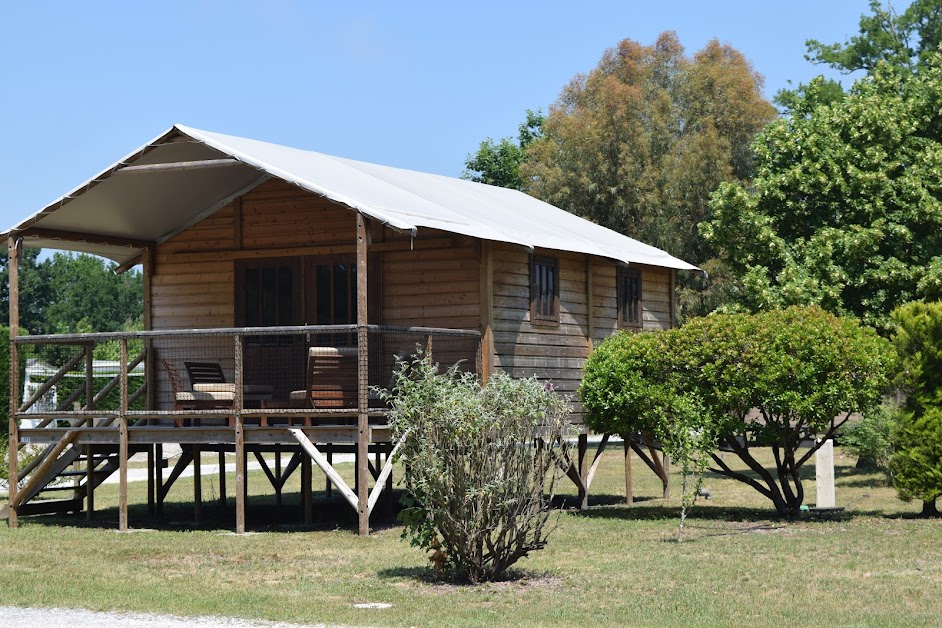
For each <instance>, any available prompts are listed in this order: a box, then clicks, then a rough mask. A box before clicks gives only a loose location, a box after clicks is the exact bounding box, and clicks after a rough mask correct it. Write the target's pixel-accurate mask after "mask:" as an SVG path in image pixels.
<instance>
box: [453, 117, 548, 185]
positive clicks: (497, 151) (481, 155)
mask: <svg viewBox="0 0 942 628" xmlns="http://www.w3.org/2000/svg"><path fill="white" fill-rule="evenodd" d="M542 136H543V113H542V112H541V111H531V110H530V109H527V117H526V120H525V121H524V122H522V123H521V124H520V126H519V127H518V132H517V140H516V141H514V140H513V139H511V138H509V137H505V138H502V139H501V140H500V141H497V142H495V141H494V140H492V139H491V138H487V139H486V140H484V141H483V142H481V145H480V146H479V147H478V150H477V152H476V153H474V154H473V155H468V157H467V159H465V162H464V165H465V170H464V172H463V173H462V175H461V178H462V179H468V180H469V181H475V182H477V183H486V184H488V185H496V186H499V187H502V188H511V189H514V190H522V189H524V187H525V182H524V179H523V176H522V175H521V174H520V164H521V163H522V162H523V157H524V153H525V151H526V148H527V146H529V145H530V144H531V143H532V142H533V141H535V140H538V139H540V138H541V137H542Z"/></svg>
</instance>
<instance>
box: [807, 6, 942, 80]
mask: <svg viewBox="0 0 942 628" xmlns="http://www.w3.org/2000/svg"><path fill="white" fill-rule="evenodd" d="M940 43H942V2H940V0H913V2H912V3H911V4H910V5H909V6H908V7H907V8H906V10H905V11H903V12H902V13H899V12H897V11H896V9H895V8H894V7H893V5H892V4H890V3H887V4H886V6H885V7H884V6H883V3H882V2H880V0H870V14H869V15H867V14H864V15H861V16H860V34H859V35H855V36H853V37H851V38H850V39H848V40H847V41H845V42H844V43H843V44H836V43H835V44H823V43H821V42H820V41H817V40H815V39H809V40H808V41H807V42H805V44H806V45H807V47H808V54H807V55H805V57H806V58H807V59H808V60H809V61H811V62H812V63H821V64H825V65H829V66H831V67H832V68H835V69H837V70H840V71H842V72H847V73H850V72H854V71H857V70H864V71H866V72H872V71H873V70H875V69H876V67H877V65H878V64H879V63H880V62H881V61H882V62H887V63H889V64H890V65H894V66H898V67H901V68H908V69H909V70H910V72H916V71H917V70H918V69H919V68H920V67H922V66H925V65H926V63H927V62H928V60H929V58H930V57H931V56H932V54H933V53H935V52H936V51H937V50H938V48H939V44H940Z"/></svg>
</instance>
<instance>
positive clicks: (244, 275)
mask: <svg viewBox="0 0 942 628" xmlns="http://www.w3.org/2000/svg"><path fill="white" fill-rule="evenodd" d="M266 270H268V271H274V272H275V293H276V297H275V308H276V310H275V320H274V322H266V321H264V320H263V318H264V312H262V311H261V308H263V307H264V306H263V305H261V304H260V305H259V307H260V311H259V313H258V316H257V318H258V319H259V320H258V321H257V322H256V321H252V322H255V323H256V324H254V325H252V326H253V327H280V326H285V325H298V324H300V323H301V318H302V316H303V304H302V303H301V298H300V292H301V290H302V288H301V286H302V284H303V277H302V274H301V264H300V263H299V261H298V259H297V258H294V257H268V258H261V259H242V260H236V263H235V290H236V295H235V296H236V299H235V305H236V311H235V323H236V326H237V327H248V326H249V322H250V316H249V311H248V310H249V302H248V296H249V286H248V285H247V282H248V281H249V273H250V271H255V272H259V273H263V272H265V271H266ZM284 270H288V271H289V272H290V276H289V280H290V283H291V287H290V288H289V290H288V293H287V295H282V294H281V292H282V290H283V288H284V286H283V285H282V284H281V281H282V280H283V271H284ZM263 283H264V280H263V279H261V277H260V278H259V284H258V285H259V287H260V288H261V287H262V285H263ZM257 294H260V292H259V293H257ZM288 295H290V296H288ZM286 296H287V298H288V300H289V302H290V304H289V306H288V307H289V308H290V312H286V311H283V306H284V305H285V301H284V297H286Z"/></svg>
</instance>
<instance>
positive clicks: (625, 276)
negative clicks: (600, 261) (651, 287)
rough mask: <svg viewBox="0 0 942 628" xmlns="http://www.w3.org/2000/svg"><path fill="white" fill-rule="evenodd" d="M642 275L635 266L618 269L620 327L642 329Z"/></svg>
mask: <svg viewBox="0 0 942 628" xmlns="http://www.w3.org/2000/svg"><path fill="white" fill-rule="evenodd" d="M641 293H642V277H641V271H640V270H637V269H635V268H619V269H618V328H619V329H633V330H640V329H641V328H642V326H643V324H644V320H643V318H642V313H643V311H644V308H643V305H642V297H641Z"/></svg>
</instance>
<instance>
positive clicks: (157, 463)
mask: <svg viewBox="0 0 942 628" xmlns="http://www.w3.org/2000/svg"><path fill="white" fill-rule="evenodd" d="M154 485H155V486H154V497H155V500H156V502H157V503H156V504H155V510H154V514H155V515H163V514H164V494H163V486H164V446H163V445H161V444H159V443H158V444H157V445H154Z"/></svg>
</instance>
